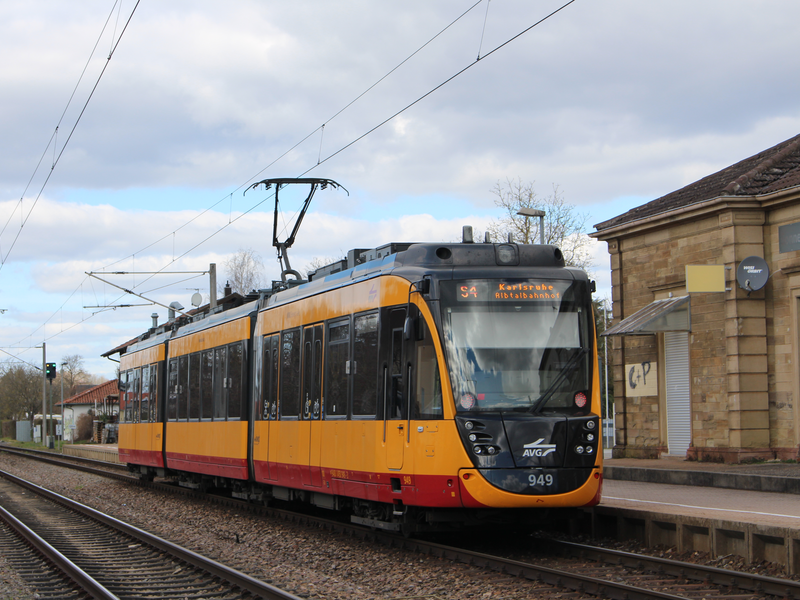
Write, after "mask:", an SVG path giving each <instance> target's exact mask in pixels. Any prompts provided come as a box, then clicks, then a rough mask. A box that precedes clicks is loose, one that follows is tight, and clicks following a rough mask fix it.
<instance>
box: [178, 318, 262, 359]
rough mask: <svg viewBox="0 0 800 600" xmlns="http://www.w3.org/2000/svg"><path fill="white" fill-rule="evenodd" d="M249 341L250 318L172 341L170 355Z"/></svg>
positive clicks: (179, 354)
mask: <svg viewBox="0 0 800 600" xmlns="http://www.w3.org/2000/svg"><path fill="white" fill-rule="evenodd" d="M247 339H250V318H249V317H244V318H242V319H237V320H236V321H231V322H230V323H223V324H222V325H217V326H216V327H213V328H211V329H207V330H204V331H198V332H196V333H192V334H190V335H187V336H184V337H180V338H177V339H175V340H172V341H170V343H169V355H170V356H181V355H183V354H190V353H192V352H199V351H200V350H208V349H209V348H216V347H217V346H224V345H225V344H231V343H233V342H238V341H240V340H247Z"/></svg>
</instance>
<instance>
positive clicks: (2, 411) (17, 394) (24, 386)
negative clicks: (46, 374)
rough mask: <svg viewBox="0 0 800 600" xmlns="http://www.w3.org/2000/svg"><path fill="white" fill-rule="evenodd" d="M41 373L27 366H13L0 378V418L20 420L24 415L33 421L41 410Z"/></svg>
mask: <svg viewBox="0 0 800 600" xmlns="http://www.w3.org/2000/svg"><path fill="white" fill-rule="evenodd" d="M42 377H43V374H42V371H41V370H40V369H37V368H35V367H31V366H27V365H14V366H11V367H9V368H7V369H6V370H5V372H4V373H3V375H2V377H0V418H2V419H8V418H15V419H16V420H22V419H23V418H25V413H27V414H28V417H29V418H30V419H31V420H33V415H34V414H35V413H36V411H37V410H41V409H42Z"/></svg>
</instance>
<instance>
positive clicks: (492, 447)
mask: <svg viewBox="0 0 800 600" xmlns="http://www.w3.org/2000/svg"><path fill="white" fill-rule="evenodd" d="M486 452H488V453H489V454H496V453H497V448H495V447H494V446H489V447H488V448H487V449H486Z"/></svg>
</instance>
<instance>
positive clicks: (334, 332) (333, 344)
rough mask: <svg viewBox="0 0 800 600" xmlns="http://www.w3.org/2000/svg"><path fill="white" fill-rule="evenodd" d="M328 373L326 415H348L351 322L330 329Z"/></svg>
mask: <svg viewBox="0 0 800 600" xmlns="http://www.w3.org/2000/svg"><path fill="white" fill-rule="evenodd" d="M326 358H327V361H328V362H327V373H326V375H325V387H326V390H325V415H326V416H328V417H331V416H344V415H347V399H348V398H349V397H350V394H349V383H350V375H349V374H350V365H351V363H350V320H349V319H348V320H347V321H340V322H338V323H331V324H330V325H329V327H328V350H327V352H326Z"/></svg>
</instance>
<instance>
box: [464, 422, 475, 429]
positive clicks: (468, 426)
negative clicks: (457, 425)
mask: <svg viewBox="0 0 800 600" xmlns="http://www.w3.org/2000/svg"><path fill="white" fill-rule="evenodd" d="M464 427H465V428H466V429H468V430H470V431H472V428H473V427H475V424H474V423H473V422H472V421H467V422H466V423H464Z"/></svg>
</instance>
